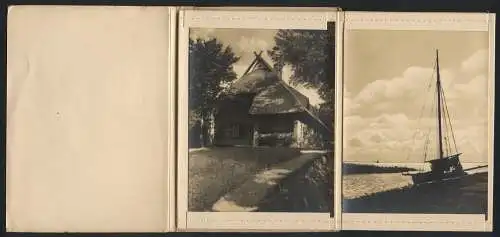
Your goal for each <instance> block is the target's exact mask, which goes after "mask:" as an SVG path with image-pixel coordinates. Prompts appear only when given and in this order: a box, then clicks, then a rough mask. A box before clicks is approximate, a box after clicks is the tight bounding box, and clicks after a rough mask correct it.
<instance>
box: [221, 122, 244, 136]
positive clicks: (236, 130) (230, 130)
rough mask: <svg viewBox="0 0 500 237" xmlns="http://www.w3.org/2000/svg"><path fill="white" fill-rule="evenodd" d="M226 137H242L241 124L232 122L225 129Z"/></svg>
mask: <svg viewBox="0 0 500 237" xmlns="http://www.w3.org/2000/svg"><path fill="white" fill-rule="evenodd" d="M224 133H225V135H226V137H231V138H237V137H240V126H239V124H232V125H230V126H228V127H227V128H226V129H225V131H224Z"/></svg>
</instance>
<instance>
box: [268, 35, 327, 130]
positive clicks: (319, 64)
mask: <svg viewBox="0 0 500 237" xmlns="http://www.w3.org/2000/svg"><path fill="white" fill-rule="evenodd" d="M274 41H275V44H276V45H275V46H274V47H273V49H272V50H269V51H268V54H269V55H270V56H271V58H272V59H273V62H274V65H273V66H274V67H275V68H276V69H277V70H281V69H282V68H283V66H284V65H285V64H289V65H290V66H291V67H292V75H291V78H290V79H291V80H290V82H291V84H292V85H299V84H300V85H302V86H304V87H306V88H311V87H312V88H315V89H317V90H318V94H319V95H320V97H321V99H323V100H324V101H325V103H323V104H321V105H320V109H319V110H320V112H319V113H320V117H321V119H322V120H323V121H325V122H326V124H327V125H329V126H331V127H333V126H332V123H333V108H334V106H333V99H334V95H335V94H334V85H335V80H334V67H335V62H334V59H335V57H334V53H333V50H334V47H333V45H334V42H335V40H334V37H333V34H332V33H331V31H326V30H279V31H278V32H277V33H276V35H275V37H274Z"/></svg>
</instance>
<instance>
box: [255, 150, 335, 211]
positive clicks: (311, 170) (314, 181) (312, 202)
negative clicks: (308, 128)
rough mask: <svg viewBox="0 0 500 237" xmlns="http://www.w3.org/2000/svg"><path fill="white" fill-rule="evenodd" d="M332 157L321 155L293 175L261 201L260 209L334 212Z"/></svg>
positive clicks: (282, 181)
mask: <svg viewBox="0 0 500 237" xmlns="http://www.w3.org/2000/svg"><path fill="white" fill-rule="evenodd" d="M332 160H333V159H331V157H329V158H326V157H322V158H317V159H314V160H312V161H310V162H309V164H306V165H304V166H303V167H302V168H300V169H298V170H297V171H295V172H294V173H293V174H290V175H289V176H288V177H286V178H285V179H283V180H281V182H280V183H279V184H278V185H277V186H276V187H275V188H274V189H273V190H271V191H270V192H269V193H268V194H267V195H266V197H265V198H264V199H263V200H262V201H261V202H260V203H259V205H258V211H260V212H316V213H325V212H331V211H333V209H332V204H333V175H332V172H331V171H332V169H331V167H332V166H331V164H332V162H333V161H332Z"/></svg>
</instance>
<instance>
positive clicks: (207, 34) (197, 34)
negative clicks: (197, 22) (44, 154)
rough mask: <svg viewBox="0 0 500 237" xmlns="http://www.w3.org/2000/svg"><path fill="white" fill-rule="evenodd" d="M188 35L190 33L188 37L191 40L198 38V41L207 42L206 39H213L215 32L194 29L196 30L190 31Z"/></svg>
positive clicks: (210, 29) (205, 29) (206, 29)
mask: <svg viewBox="0 0 500 237" xmlns="http://www.w3.org/2000/svg"><path fill="white" fill-rule="evenodd" d="M189 33H190V37H191V38H193V39H197V38H200V39H204V40H207V39H211V38H213V37H214V34H215V30H214V29H212V28H196V29H192V30H191V31H190V32H189Z"/></svg>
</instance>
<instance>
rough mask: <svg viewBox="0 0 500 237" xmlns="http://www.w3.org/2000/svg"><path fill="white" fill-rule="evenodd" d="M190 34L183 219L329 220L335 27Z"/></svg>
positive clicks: (202, 30) (196, 30) (208, 30)
mask: <svg viewBox="0 0 500 237" xmlns="http://www.w3.org/2000/svg"><path fill="white" fill-rule="evenodd" d="M330 28H331V29H328V30H304V29H276V30H275V29H241V28H240V29H237V28H190V29H189V58H188V65H187V66H188V73H187V74H188V78H189V95H188V100H189V128H188V138H189V154H188V157H187V159H188V182H187V183H188V188H187V190H188V195H187V198H188V200H187V203H188V211H189V212H308V213H325V212H327V213H328V212H331V211H332V208H333V207H332V206H333V175H332V173H333V117H334V114H333V108H334V107H333V98H334V65H335V64H334V42H335V40H334V36H335V34H334V30H333V28H334V26H331V27H330Z"/></svg>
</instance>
